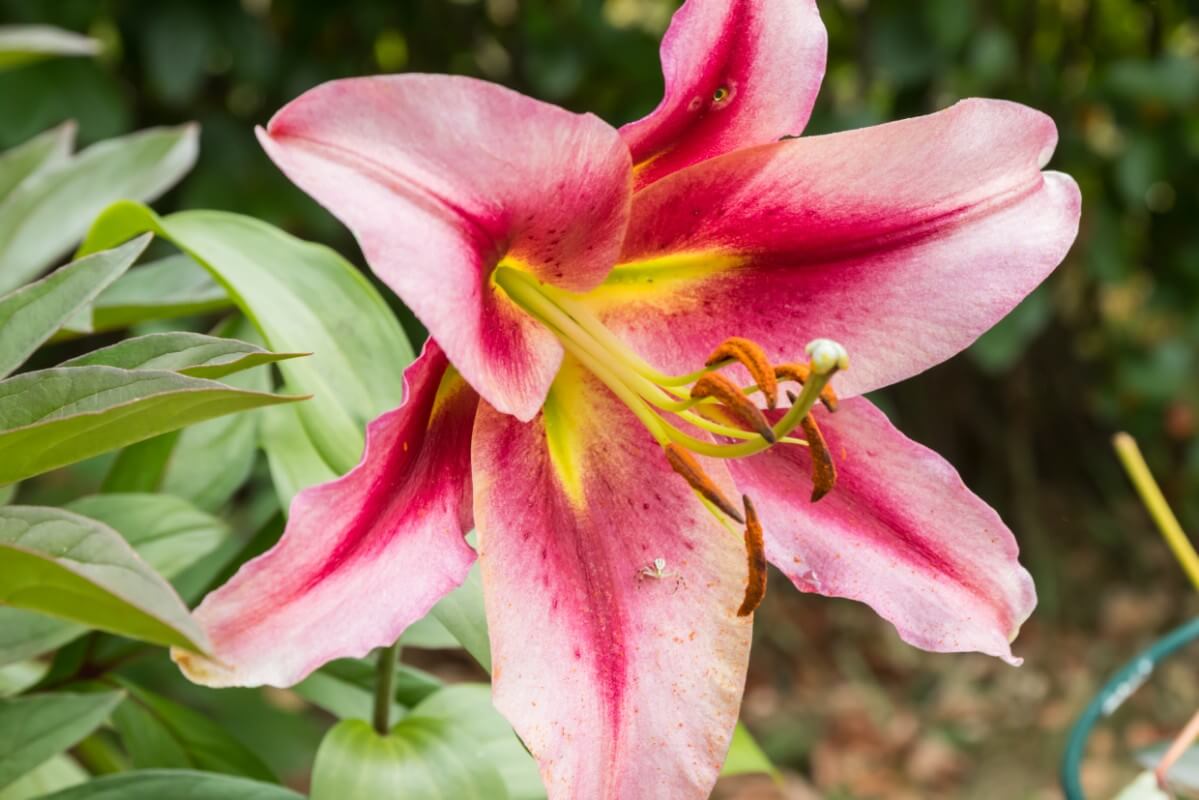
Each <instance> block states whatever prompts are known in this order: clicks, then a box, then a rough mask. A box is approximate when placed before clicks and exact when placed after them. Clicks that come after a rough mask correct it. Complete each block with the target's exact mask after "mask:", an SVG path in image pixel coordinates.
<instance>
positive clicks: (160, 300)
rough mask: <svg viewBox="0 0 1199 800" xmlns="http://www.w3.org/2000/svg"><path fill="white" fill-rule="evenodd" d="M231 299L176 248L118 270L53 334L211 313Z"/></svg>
mask: <svg viewBox="0 0 1199 800" xmlns="http://www.w3.org/2000/svg"><path fill="white" fill-rule="evenodd" d="M232 305H233V301H232V300H230V299H229V295H228V294H227V293H226V292H225V290H224V288H223V287H221V285H220V284H218V283H217V282H216V281H214V280H213V279H212V276H211V275H209V274H208V272H207V271H205V269H204V268H203V267H201V266H200V265H199V264H197V263H196V262H195V259H193V258H191V257H190V256H187V255H184V254H182V253H180V254H177V255H173V256H168V257H167V258H163V259H159V260H158V261H152V262H150V263H149V264H144V265H142V266H139V267H135V268H134V269H131V270H129V271H128V272H127V273H125V274H124V275H122V276H121V277H120V278H119V279H118V280H117V282H116V283H114V284H113V285H112V286H109V287H108V288H107V289H105V290H104V291H103V292H101V293H100V296H99V297H97V298H96V300H95V302H93V303H92V304H91V307H90V308H87V309H84V310H83V311H82V312H81V313H80V314H79V315H77V316H76V318H75V319H72V320H70V321H68V322H67V324H66V325H64V326H63V330H62V331H61V332H60V333H59V338H68V337H70V336H72V335H78V334H82V333H93V332H95V333H99V332H102V331H111V330H117V329H120V328H127V327H129V326H130V325H134V324H136V323H138V322H148V321H150V320H158V319H175V318H177V317H186V316H191V315H195V314H211V313H212V312H214V311H222V310H224V309H226V308H230V307H231V306H232Z"/></svg>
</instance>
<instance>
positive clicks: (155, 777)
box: [41, 769, 350, 800]
mask: <svg viewBox="0 0 1199 800" xmlns="http://www.w3.org/2000/svg"><path fill="white" fill-rule="evenodd" d="M165 797H171V798H180V800H304V798H303V797H302V796H301V795H298V794H296V793H295V792H293V791H292V790H290V789H284V788H283V787H282V786H275V785H273V784H270V783H260V782H258V781H251V780H247V779H246V778H235V777H233V776H231V775H215V774H213V773H211V772H192V771H190V770H182V769H180V770H174V769H156V770H142V771H138V772H127V773H124V774H122V775H109V776H108V777H104V778H100V779H98V780H94V781H89V782H87V783H82V784H80V785H78V786H72V787H71V788H69V789H64V790H63V791H61V792H57V793H55V794H51V795H46V796H45V797H43V798H42V799H41V800H163V798H165ZM342 800H350V798H343V799H342Z"/></svg>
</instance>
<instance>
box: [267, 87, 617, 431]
mask: <svg viewBox="0 0 1199 800" xmlns="http://www.w3.org/2000/svg"><path fill="white" fill-rule="evenodd" d="M259 138H260V140H261V141H262V144H263V147H264V148H265V149H266V151H267V153H268V154H269V155H270V156H271V158H272V159H274V161H275V163H276V164H278V165H279V167H280V169H282V170H283V171H284V172H285V173H286V174H287V176H288V177H289V178H291V179H292V180H293V181H295V183H297V184H298V185H299V186H300V187H301V188H302V189H304V190H305V191H306V192H308V193H309V194H311V195H312V196H313V197H315V198H316V199H317V200H318V201H319V202H320V203H321V204H322V205H324V206H325V207H326V208H328V209H329V210H330V211H331V212H333V214H335V215H336V216H337V217H338V218H339V219H341V220H342V222H344V223H345V224H346V225H347V226H348V227H349V228H350V229H351V230H352V231H353V232H354V235H355V237H356V238H357V239H358V243H359V245H360V246H361V247H362V251H363V254H364V255H365V256H366V260H367V262H368V263H369V264H370V266H371V268H372V269H373V270H374V271H375V273H376V274H377V275H378V276H379V277H380V278H381V279H382V280H383V281H384V282H385V283H386V284H387V285H388V286H390V287H391V288H392V289H393V290H394V291H395V292H396V293H397V294H398V295H399V296H400V298H401V299H402V300H403V301H404V302H405V304H407V305H408V307H409V308H411V309H412V310H413V312H414V313H415V314H416V316H417V317H419V318H420V320H421V322H423V323H424V324H425V326H426V327H427V328H428V329H429V331H430V333H431V334H432V336H433V337H434V338H435V339H437V341H438V342H439V343H440V344H441V346H442V347H443V348H444V349H445V352H446V354H447V355H448V356H449V358H450V361H452V362H453V363H454V365H455V366H456V367H457V368H458V369H459V370H461V374H462V376H463V377H464V378H465V379H466V380H467V382H468V383H470V384H471V386H473V387H474V388H475V389H476V390H477V391H478V392H479V393H480V394H481V395H482V396H483V397H485V398H486V399H487V400H488V401H489V402H490V403H491V404H492V405H493V406H495V407H496V408H498V409H500V410H501V411H504V412H505V413H511V414H515V415H516V416H518V417H520V418H522V419H529V418H531V417H532V416H533V415H534V414H535V413H536V411H537V409H538V407H539V406H540V405H541V401H542V399H543V398H544V397H545V392H546V391H547V389H548V388H549V384H550V382H551V381H552V380H553V376H554V373H555V372H556V371H557V367H558V363H559V362H560V360H561V358H562V348H561V346H560V345H559V344H558V342H557V341H556V340H555V339H554V337H553V335H552V334H551V333H549V332H548V331H547V330H545V329H544V328H543V327H542V326H541V325H540V324H538V323H536V322H535V321H533V320H532V319H530V318H529V317H528V316H527V315H525V314H524V312H522V311H521V310H520V309H518V308H516V307H515V306H513V305H512V304H511V303H510V302H509V301H508V299H507V298H506V297H505V296H504V294H503V292H501V291H498V290H497V289H496V287H495V286H494V284H493V283H492V281H491V275H492V273H493V271H494V269H495V268H496V266H498V265H499V264H500V263H506V264H508V265H509V266H512V267H514V268H517V269H521V270H526V271H528V272H530V273H532V274H533V275H535V276H536V277H537V278H538V279H540V280H543V281H546V282H547V283H550V284H553V285H555V286H558V287H561V288H564V289H569V290H571V291H585V290H587V289H590V288H592V287H594V286H596V285H597V284H599V283H600V282H601V281H602V280H603V279H604V277H605V276H606V275H607V273H608V271H609V269H610V268H611V266H612V264H613V263H614V262H615V259H616V256H617V254H618V252H619V249H620V243H621V241H622V239H623V237H624V233H625V228H626V224H627V219H628V211H629V195H630V191H631V161H630V157H629V153H628V149H627V147H626V146H625V145H624V143H623V142H622V141H621V139H620V136H619V134H618V133H617V132H616V131H615V130H614V129H613V128H611V127H609V126H608V125H607V124H605V123H604V122H603V121H601V120H599V119H598V118H596V117H594V116H591V115H579V114H572V113H570V112H567V111H564V110H563V109H560V108H557V107H555V106H551V105H547V104H545V103H541V102H538V101H536V100H532V99H530V98H527V97H524V96H522V95H520V94H517V93H515V92H513V91H511V90H509V89H505V88H503V87H500V86H496V85H494V84H490V83H485V82H482V81H478V80H473V79H470V78H462V77H450V76H433V75H415V74H414V75H393V76H381V77H372V78H353V79H348V80H340V81H333V82H331V83H327V84H323V85H321V86H318V87H317V88H315V89H313V90H311V91H309V92H307V93H305V94H304V95H302V96H301V97H299V98H298V99H296V100H295V101H293V102H292V103H290V104H288V105H287V106H286V107H284V108H283V109H282V110H281V111H279V112H278V113H277V114H276V115H275V116H274V118H272V119H271V122H270V124H269V125H268V126H267V128H266V130H265V131H260V132H259Z"/></svg>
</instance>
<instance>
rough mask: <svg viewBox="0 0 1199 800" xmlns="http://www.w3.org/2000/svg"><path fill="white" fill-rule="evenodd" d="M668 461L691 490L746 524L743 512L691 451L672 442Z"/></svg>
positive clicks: (667, 457) (668, 452) (667, 447)
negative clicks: (731, 501) (705, 470)
mask: <svg viewBox="0 0 1199 800" xmlns="http://www.w3.org/2000/svg"><path fill="white" fill-rule="evenodd" d="M665 450H666V460H667V461H669V462H670V466H671V467H672V468H673V469H674V471H675V472H677V473H679V474H680V475H682V476H683V480H685V481H687V483H688V484H690V486H691V488H692V489H694V490H695V491H697V492H699V493H700V495H701V496H702V497H704V498H705V499H706V500H708V501H709V502H710V503H712V505H714V506H716V507H717V508H719V509H720V510H721V511H723V512H724V513H725V514H728V515H729V517H731V518H732V519H734V520H736V521H737V522H745V518H744V517H742V516H741V512H740V511H738V510H737V507H736V506H735V505H733V504H732V503H730V502H729V500H728V498H727V497H725V496H724V493H722V492H721V491H720V488H719V487H718V486H717V485H716V482H715V481H714V480H712V478H711V477H710V476H709V475H708V473H706V472H704V468H703V467H701V466H700V465H699V462H698V461H696V460H695V456H693V455H691V452H690V451H689V450H686V449H685V448H682V447H680V446H679V445H677V444H675V443H674V442H671V443H670V444H668V445H666V447H665Z"/></svg>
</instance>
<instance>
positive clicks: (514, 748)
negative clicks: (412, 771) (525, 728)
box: [405, 683, 546, 800]
mask: <svg viewBox="0 0 1199 800" xmlns="http://www.w3.org/2000/svg"><path fill="white" fill-rule="evenodd" d="M415 720H430V721H437V722H440V723H442V724H447V725H451V726H452V727H453V729H454V730H455V731H456V732H461V733H462V734H465V736H466V738H467V740H469V741H470V742H472V743H473V752H475V753H476V754H477V756H478V757H480V758H482V759H483V760H484V761H486V762H487V763H489V764H492V765H494V766H495V768H496V769H497V770H498V771H499V773H500V777H501V778H502V779H503V781H504V786H505V787H506V789H507V793H508V796H509V797H511V798H512V799H513V800H538V799H539V798H543V797H545V794H546V793H545V785H544V784H543V783H542V782H541V773H540V771H539V770H538V768H537V762H536V761H534V760H533V756H531V755H529V751H528V750H526V749H525V746H524V745H523V744H522V743H521V741H520V739H518V738H517V736H516V733H515V732H514V731H513V730H512V726H511V725H510V724H508V720H506V719H504V718H503V716H501V715H500V713H499V712H498V711H496V710H495V706H493V705H492V704H491V687H490V686H489V685H487V684H485V683H459V684H455V685H453V686H447V687H445V688H444V689H442V690H441V691H439V692H437V693H436V694H433V695H430V696H429V697H428V698H426V699H425V700H423V701H422V702H421V703H420V704H419V705H417V706H416V707H415V708H413V709H412V711H411V713H410V714H409V715H408V717H407V718H406V719H405V722H408V721H415Z"/></svg>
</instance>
